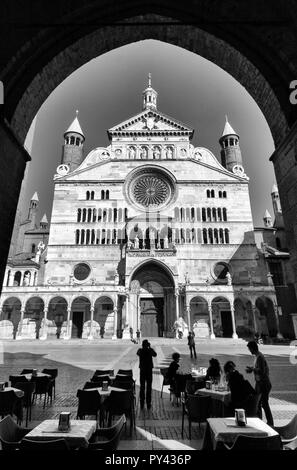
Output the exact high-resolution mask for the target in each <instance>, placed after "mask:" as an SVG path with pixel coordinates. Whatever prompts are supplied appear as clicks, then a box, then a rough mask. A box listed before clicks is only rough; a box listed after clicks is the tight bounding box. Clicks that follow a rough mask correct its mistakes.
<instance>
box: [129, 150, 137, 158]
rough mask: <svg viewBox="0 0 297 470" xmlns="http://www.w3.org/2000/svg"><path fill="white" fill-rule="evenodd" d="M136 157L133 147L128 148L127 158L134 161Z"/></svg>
mask: <svg viewBox="0 0 297 470" xmlns="http://www.w3.org/2000/svg"><path fill="white" fill-rule="evenodd" d="M135 156H136V151H135V148H134V147H130V149H129V158H131V159H134V158H135Z"/></svg>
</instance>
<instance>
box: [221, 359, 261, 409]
mask: <svg viewBox="0 0 297 470" xmlns="http://www.w3.org/2000/svg"><path fill="white" fill-rule="evenodd" d="M224 372H225V375H226V380H227V383H228V386H229V389H230V392H231V403H230V405H229V407H228V408H229V410H228V411H230V413H231V414H233V415H234V410H235V408H244V409H246V407H247V404H248V400H249V399H250V398H251V396H254V395H255V394H256V391H255V389H254V388H253V387H252V385H251V384H250V383H249V381H248V380H246V379H245V378H244V377H243V375H242V374H240V373H239V372H238V370H236V365H235V364H234V362H233V361H228V362H226V364H225V365H224Z"/></svg>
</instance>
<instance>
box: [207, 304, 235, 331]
mask: <svg viewBox="0 0 297 470" xmlns="http://www.w3.org/2000/svg"><path fill="white" fill-rule="evenodd" d="M211 308H212V318H213V329H214V334H215V335H216V336H223V337H226V338H231V337H232V333H233V330H232V320H231V305H230V301H229V300H228V299H227V298H226V297H223V296H217V297H215V298H213V299H212V301H211Z"/></svg>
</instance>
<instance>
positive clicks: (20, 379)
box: [9, 375, 28, 388]
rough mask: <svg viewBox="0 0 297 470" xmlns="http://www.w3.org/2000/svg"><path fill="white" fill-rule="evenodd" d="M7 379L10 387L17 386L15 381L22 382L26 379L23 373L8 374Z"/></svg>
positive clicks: (26, 380) (25, 381)
mask: <svg viewBox="0 0 297 470" xmlns="http://www.w3.org/2000/svg"><path fill="white" fill-rule="evenodd" d="M9 381H10V384H11V386H12V387H15V388H17V387H16V386H15V385H16V383H20V382H24V383H27V382H28V379H27V377H25V376H24V375H10V376H9Z"/></svg>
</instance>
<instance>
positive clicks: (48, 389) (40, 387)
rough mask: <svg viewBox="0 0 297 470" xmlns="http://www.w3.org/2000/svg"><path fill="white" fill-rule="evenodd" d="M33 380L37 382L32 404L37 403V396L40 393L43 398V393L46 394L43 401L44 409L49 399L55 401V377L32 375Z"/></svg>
mask: <svg viewBox="0 0 297 470" xmlns="http://www.w3.org/2000/svg"><path fill="white" fill-rule="evenodd" d="M31 382H34V383H35V391H34V393H33V400H32V404H33V403H34V401H35V403H36V397H37V395H39V398H40V399H41V397H42V395H44V401H43V409H44V408H45V404H46V403H48V402H49V400H50V401H51V404H52V401H53V379H51V378H50V377H32V379H31Z"/></svg>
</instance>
